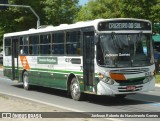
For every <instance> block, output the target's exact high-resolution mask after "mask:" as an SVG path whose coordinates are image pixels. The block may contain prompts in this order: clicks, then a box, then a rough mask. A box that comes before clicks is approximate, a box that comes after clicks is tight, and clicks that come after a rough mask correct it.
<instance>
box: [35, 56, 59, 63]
mask: <svg viewBox="0 0 160 121" xmlns="http://www.w3.org/2000/svg"><path fill="white" fill-rule="evenodd" d="M37 63H38V64H54V65H55V64H58V59H57V57H38V58H37Z"/></svg>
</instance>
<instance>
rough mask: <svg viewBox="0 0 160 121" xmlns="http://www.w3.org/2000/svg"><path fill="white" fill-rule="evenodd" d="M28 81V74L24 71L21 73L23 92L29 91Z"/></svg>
mask: <svg viewBox="0 0 160 121" xmlns="http://www.w3.org/2000/svg"><path fill="white" fill-rule="evenodd" d="M29 87H30V86H29V79H28V73H27V72H26V71H25V72H24V73H23V88H24V89H25V90H29Z"/></svg>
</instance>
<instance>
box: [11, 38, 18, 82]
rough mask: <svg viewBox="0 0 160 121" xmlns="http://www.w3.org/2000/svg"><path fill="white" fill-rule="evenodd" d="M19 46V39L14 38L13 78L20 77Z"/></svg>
mask: <svg viewBox="0 0 160 121" xmlns="http://www.w3.org/2000/svg"><path fill="white" fill-rule="evenodd" d="M18 47H19V39H18V38H12V49H11V50H12V52H11V53H12V56H11V60H12V80H16V79H18Z"/></svg>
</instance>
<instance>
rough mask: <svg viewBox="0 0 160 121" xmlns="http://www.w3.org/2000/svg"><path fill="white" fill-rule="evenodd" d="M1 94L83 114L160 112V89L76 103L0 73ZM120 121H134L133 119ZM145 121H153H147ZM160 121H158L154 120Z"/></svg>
mask: <svg viewBox="0 0 160 121" xmlns="http://www.w3.org/2000/svg"><path fill="white" fill-rule="evenodd" d="M0 92H2V93H7V94H12V95H16V96H20V97H24V98H27V99H33V100H34V101H39V102H44V103H46V104H49V105H53V106H57V107H59V108H64V109H67V110H71V111H83V112H160V87H156V88H155V91H152V92H147V93H139V94H135V95H130V96H127V97H126V98H125V99H123V100H117V99H116V98H113V97H109V96H95V95H86V99H85V100H84V101H74V100H73V99H71V98H69V97H67V95H66V91H62V90H55V89H50V88H44V87H37V86H33V87H32V90H30V91H26V90H24V89H23V86H22V84H17V83H15V82H12V81H11V80H9V79H7V78H5V77H4V76H3V74H2V71H0ZM120 120H127V121H132V120H135V119H133V118H125V119H122V118H121V119H120ZM141 120H144V119H141ZM145 120H148V121H149V120H151V119H150V118H149V119H145ZM154 120H158V119H154Z"/></svg>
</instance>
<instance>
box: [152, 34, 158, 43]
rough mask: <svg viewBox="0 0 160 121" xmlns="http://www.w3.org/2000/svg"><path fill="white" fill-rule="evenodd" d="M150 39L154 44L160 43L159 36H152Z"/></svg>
mask: <svg viewBox="0 0 160 121" xmlns="http://www.w3.org/2000/svg"><path fill="white" fill-rule="evenodd" d="M152 39H153V40H154V42H160V35H154V36H152Z"/></svg>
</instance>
